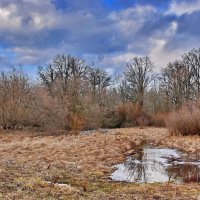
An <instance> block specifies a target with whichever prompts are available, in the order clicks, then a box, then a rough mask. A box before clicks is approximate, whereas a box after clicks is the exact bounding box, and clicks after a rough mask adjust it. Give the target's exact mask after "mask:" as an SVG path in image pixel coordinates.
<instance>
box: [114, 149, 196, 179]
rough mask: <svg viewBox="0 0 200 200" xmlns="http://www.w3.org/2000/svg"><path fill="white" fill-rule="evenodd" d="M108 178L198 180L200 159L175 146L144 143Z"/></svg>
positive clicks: (117, 166)
mask: <svg viewBox="0 0 200 200" xmlns="http://www.w3.org/2000/svg"><path fill="white" fill-rule="evenodd" d="M115 167H116V170H115V171H114V172H113V173H112V175H111V178H112V180H114V181H126V182H139V183H141V182H147V183H153V182H168V181H173V182H176V183H183V182H200V160H199V158H198V157H197V156H196V155H187V154H184V153H182V152H180V151H178V150H176V149H170V148H156V147H152V146H148V145H145V146H143V147H142V148H139V150H138V151H137V152H136V153H135V154H133V155H131V156H128V157H127V160H126V161H125V162H124V163H121V164H118V165H116V166H115Z"/></svg>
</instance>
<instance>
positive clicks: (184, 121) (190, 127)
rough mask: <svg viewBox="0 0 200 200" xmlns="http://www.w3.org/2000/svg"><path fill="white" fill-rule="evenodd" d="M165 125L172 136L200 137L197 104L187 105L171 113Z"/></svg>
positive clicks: (199, 119) (199, 115) (198, 108)
mask: <svg viewBox="0 0 200 200" xmlns="http://www.w3.org/2000/svg"><path fill="white" fill-rule="evenodd" d="M165 123H166V125H167V127H168V128H169V130H170V131H171V132H172V133H173V134H181V135H196V134H197V135H200V106H199V102H197V103H188V104H185V105H183V106H182V107H181V108H180V109H179V110H175V111H172V112H171V113H170V114H169V115H168V117H167V118H166V120H165Z"/></svg>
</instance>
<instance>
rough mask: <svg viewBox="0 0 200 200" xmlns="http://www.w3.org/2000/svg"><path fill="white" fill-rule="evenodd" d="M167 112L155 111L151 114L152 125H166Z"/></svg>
mask: <svg viewBox="0 0 200 200" xmlns="http://www.w3.org/2000/svg"><path fill="white" fill-rule="evenodd" d="M166 115H167V114H166V113H155V114H151V115H150V124H149V125H150V126H155V127H165V126H166V124H165V118H166Z"/></svg>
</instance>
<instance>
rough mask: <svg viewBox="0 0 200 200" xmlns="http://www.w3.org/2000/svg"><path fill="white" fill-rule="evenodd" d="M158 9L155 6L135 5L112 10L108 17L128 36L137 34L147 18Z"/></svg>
mask: <svg viewBox="0 0 200 200" xmlns="http://www.w3.org/2000/svg"><path fill="white" fill-rule="evenodd" d="M155 11H156V10H155V8H154V7H153V6H149V5H147V6H135V7H131V8H128V9H125V10H122V11H114V12H112V13H111V14H110V15H109V16H108V18H109V19H110V20H112V21H113V22H114V23H115V24H116V26H117V27H118V28H119V30H121V32H122V33H123V34H124V35H125V36H126V37H127V36H130V35H133V34H135V33H136V32H137V31H138V30H139V29H140V28H142V26H143V23H144V22H145V21H146V18H147V17H148V16H149V15H150V14H152V13H154V12H155Z"/></svg>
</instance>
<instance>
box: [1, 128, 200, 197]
mask: <svg viewBox="0 0 200 200" xmlns="http://www.w3.org/2000/svg"><path fill="white" fill-rule="evenodd" d="M144 140H147V141H148V142H149V143H155V144H159V145H164V146H166V145H167V146H174V147H177V148H180V149H182V150H184V151H189V152H197V153H200V147H199V144H200V137H198V136H191V137H189V136H188V137H182V136H170V134H169V133H168V132H167V130H166V129H161V128H144V129H139V128H124V129H115V130H111V131H110V133H108V134H102V133H99V132H94V133H93V134H91V135H82V136H73V135H58V136H39V135H35V134H34V133H28V132H14V133H12V134H11V133H1V134H0V153H1V157H0V199H198V197H199V195H200V186H199V185H198V184H183V185H175V184H172V183H170V184H128V183H127V184H123V183H113V182H110V181H109V179H108V177H109V175H110V174H111V172H112V168H111V167H112V166H113V165H114V164H117V163H120V162H122V161H123V160H124V159H125V155H127V154H128V153H129V152H130V151H132V150H134V149H136V148H137V146H138V145H140V144H141V143H142V142H143V141H144ZM45 181H50V182H52V183H64V184H67V185H69V187H59V186H58V185H56V184H52V185H51V184H50V185H49V184H47V182H45Z"/></svg>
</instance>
